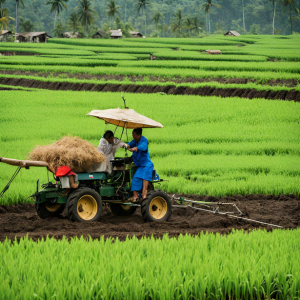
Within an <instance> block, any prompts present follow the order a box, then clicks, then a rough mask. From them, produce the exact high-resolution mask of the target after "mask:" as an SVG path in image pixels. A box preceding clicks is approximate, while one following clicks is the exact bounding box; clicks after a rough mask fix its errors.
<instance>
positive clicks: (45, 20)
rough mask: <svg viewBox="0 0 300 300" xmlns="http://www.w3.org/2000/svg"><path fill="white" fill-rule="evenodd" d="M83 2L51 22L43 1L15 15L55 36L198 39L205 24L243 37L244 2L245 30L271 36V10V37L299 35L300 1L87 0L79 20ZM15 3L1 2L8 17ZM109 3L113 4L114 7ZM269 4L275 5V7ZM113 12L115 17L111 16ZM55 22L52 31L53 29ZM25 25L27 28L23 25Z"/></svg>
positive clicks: (73, 0)
mask: <svg viewBox="0 0 300 300" xmlns="http://www.w3.org/2000/svg"><path fill="white" fill-rule="evenodd" d="M84 1H86V0H81V1H79V0H69V1H67V2H66V4H67V7H68V9H65V8H62V9H61V11H60V12H59V15H58V16H57V17H56V18H55V13H56V11H55V10H54V11H53V12H52V13H51V14H50V10H51V8H52V6H51V5H46V2H47V1H46V0H44V1H40V0H27V1H24V4H25V7H23V6H22V5H19V12H18V15H19V19H23V22H25V21H26V20H28V21H30V22H31V23H32V24H34V30H35V31H47V32H48V33H49V34H54V35H55V36H57V35H58V34H60V33H62V32H63V31H80V32H81V33H82V34H85V35H88V36H91V35H93V34H94V33H95V32H96V31H97V30H99V29H104V30H107V29H109V28H117V27H118V28H120V27H121V28H122V29H123V30H124V31H125V32H128V30H131V29H135V30H138V31H141V32H142V33H143V34H144V35H146V36H150V35H151V36H156V35H157V34H158V35H159V36H180V35H182V36H197V35H198V34H199V33H201V32H204V31H206V32H208V31H209V24H210V32H211V33H215V32H217V33H223V32H224V31H227V30H237V31H239V32H240V33H244V29H243V3H244V19H245V30H246V32H248V33H252V34H260V33H262V34H272V33H273V17H274V8H275V22H274V25H275V26H274V33H277V34H290V33H291V31H294V32H300V21H299V14H298V12H297V9H296V8H298V9H299V8H300V0H292V3H293V4H294V5H289V2H290V1H282V0H276V1H267V0H266V1H262V0H247V1H246V0H245V1H242V0H215V1H212V3H214V4H217V5H219V6H221V7H220V8H218V7H217V6H212V7H211V8H210V10H209V14H207V13H206V10H205V9H202V10H200V9H201V7H202V6H203V5H205V3H206V1H204V0H189V1H187V0H149V1H146V3H147V5H146V6H145V9H140V10H138V8H139V5H138V3H139V2H140V1H139V0H116V1H108V0H106V1H97V0H90V1H86V2H88V3H89V6H87V9H88V11H87V14H88V15H86V16H84V17H83V16H82V14H81V13H80V11H82V9H81V8H82V7H83V4H82V2H84ZM15 2H16V1H9V0H7V1H6V3H5V4H4V6H5V7H6V8H8V9H9V12H10V15H11V16H12V17H15ZM41 2H42V3H41ZM50 2H51V1H50ZM111 2H114V6H112V3H111ZM273 3H276V6H275V7H274V4H273ZM286 3H287V5H285V4H286ZM112 7H113V9H112ZM118 7H119V8H118ZM116 8H117V9H116ZM115 9H116V10H117V11H118V12H119V13H118V12H115ZM290 12H291V13H290ZM74 13H80V18H81V19H80V21H78V20H76V18H74ZM55 20H56V21H55ZM82 20H83V22H82ZM86 20H89V21H86ZM209 20H210V21H209ZM55 22H56V30H54V27H55V26H54V25H55V24H54V23H55ZM145 24H146V31H145ZM29 25H30V24H27V27H28V26H29ZM9 26H10V28H13V26H14V22H11V23H10V24H9ZM22 29H23V31H28V30H24V28H22Z"/></svg>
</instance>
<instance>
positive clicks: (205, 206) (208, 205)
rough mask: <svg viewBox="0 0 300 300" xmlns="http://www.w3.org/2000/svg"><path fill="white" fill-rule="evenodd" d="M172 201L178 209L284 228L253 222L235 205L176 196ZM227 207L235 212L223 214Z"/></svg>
mask: <svg viewBox="0 0 300 300" xmlns="http://www.w3.org/2000/svg"><path fill="white" fill-rule="evenodd" d="M172 199H173V200H175V201H176V202H177V203H178V204H179V205H173V207H178V208H187V207H190V208H193V209H197V210H201V211H205V212H208V213H213V214H219V215H226V216H228V217H229V218H235V219H240V220H244V221H248V222H254V223H258V224H263V225H268V226H273V227H277V228H283V227H282V226H279V225H274V224H270V223H265V222H260V221H256V220H252V219H249V218H244V217H243V213H242V212H241V211H240V209H239V208H238V207H237V206H236V205H235V204H234V203H225V202H205V201H194V200H188V199H184V198H183V197H179V198H176V197H175V195H173V196H172ZM199 206H200V207H199ZM227 207H232V208H233V211H223V212H221V209H223V208H227Z"/></svg>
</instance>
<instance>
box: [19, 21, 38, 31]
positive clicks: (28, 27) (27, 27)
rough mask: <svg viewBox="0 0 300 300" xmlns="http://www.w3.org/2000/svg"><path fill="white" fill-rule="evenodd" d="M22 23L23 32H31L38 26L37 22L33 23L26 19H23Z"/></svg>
mask: <svg viewBox="0 0 300 300" xmlns="http://www.w3.org/2000/svg"><path fill="white" fill-rule="evenodd" d="M20 23H21V24H20V28H21V31H22V32H31V31H33V29H34V27H35V26H36V22H34V23H32V22H31V21H30V20H25V21H24V20H23V19H21V22H20Z"/></svg>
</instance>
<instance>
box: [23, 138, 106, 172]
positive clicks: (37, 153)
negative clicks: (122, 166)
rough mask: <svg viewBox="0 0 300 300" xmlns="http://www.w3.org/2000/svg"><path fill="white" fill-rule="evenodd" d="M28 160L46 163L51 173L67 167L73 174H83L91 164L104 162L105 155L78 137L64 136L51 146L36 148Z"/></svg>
mask: <svg viewBox="0 0 300 300" xmlns="http://www.w3.org/2000/svg"><path fill="white" fill-rule="evenodd" d="M29 159H30V160H37V161H45V162H47V163H48V169H49V170H50V171H51V172H53V173H55V171H56V168H59V167H61V166H68V167H70V168H71V169H72V171H74V172H84V171H85V169H86V168H88V167H89V166H90V165H91V164H92V163H94V162H98V163H101V162H104V161H105V155H103V154H101V153H99V152H98V151H97V149H96V147H95V146H93V145H92V144H91V143H89V142H87V141H85V140H83V139H81V138H80V137H71V136H64V137H63V138H62V139H61V140H59V141H57V142H55V143H54V144H52V145H47V146H38V147H36V148H35V149H33V150H32V152H31V153H30V154H29Z"/></svg>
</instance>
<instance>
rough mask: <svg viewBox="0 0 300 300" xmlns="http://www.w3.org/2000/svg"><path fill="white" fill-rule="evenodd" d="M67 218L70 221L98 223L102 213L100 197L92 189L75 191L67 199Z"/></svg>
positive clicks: (83, 188)
mask: <svg viewBox="0 0 300 300" xmlns="http://www.w3.org/2000/svg"><path fill="white" fill-rule="evenodd" d="M67 208H68V217H69V219H70V220H71V221H76V222H86V221H89V222H90V221H98V220H99V219H100V217H101V213H102V200H101V196H100V195H99V194H98V193H97V192H96V191H95V190H93V189H90V188H86V187H82V188H78V189H76V190H75V191H74V192H73V193H72V194H71V195H70V196H69V198H68V202H67Z"/></svg>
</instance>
